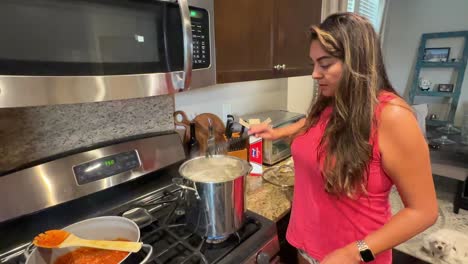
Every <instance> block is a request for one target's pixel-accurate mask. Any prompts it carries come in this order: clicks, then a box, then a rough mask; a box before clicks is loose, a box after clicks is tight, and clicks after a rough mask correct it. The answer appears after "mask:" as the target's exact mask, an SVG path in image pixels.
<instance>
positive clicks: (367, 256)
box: [361, 249, 374, 262]
mask: <svg viewBox="0 0 468 264" xmlns="http://www.w3.org/2000/svg"><path fill="white" fill-rule="evenodd" d="M361 258H362V260H364V262H369V261H373V260H374V255H373V254H372V251H371V250H370V249H365V250H363V251H361Z"/></svg>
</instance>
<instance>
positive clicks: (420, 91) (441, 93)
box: [416, 90, 454, 97]
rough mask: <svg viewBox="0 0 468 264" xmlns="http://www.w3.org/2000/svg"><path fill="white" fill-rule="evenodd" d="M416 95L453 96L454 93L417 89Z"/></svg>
mask: <svg viewBox="0 0 468 264" xmlns="http://www.w3.org/2000/svg"><path fill="white" fill-rule="evenodd" d="M416 95H418V96H436V97H453V96H454V93H448V92H434V91H422V90H418V91H416Z"/></svg>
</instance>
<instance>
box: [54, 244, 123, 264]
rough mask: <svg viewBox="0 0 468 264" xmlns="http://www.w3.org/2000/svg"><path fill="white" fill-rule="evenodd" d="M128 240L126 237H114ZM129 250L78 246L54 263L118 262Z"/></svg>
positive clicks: (114, 263) (107, 263)
mask: <svg viewBox="0 0 468 264" xmlns="http://www.w3.org/2000/svg"><path fill="white" fill-rule="evenodd" d="M116 240H118V241H129V240H127V239H116ZM128 255H129V252H124V251H116V250H106V249H98V248H85V247H83V248H78V249H75V250H73V251H71V252H68V253H67V254H65V255H62V256H60V257H58V258H57V260H55V262H54V264H118V263H120V262H121V261H122V260H123V259H124V258H125V257H127V256H128Z"/></svg>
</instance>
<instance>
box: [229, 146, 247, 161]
mask: <svg viewBox="0 0 468 264" xmlns="http://www.w3.org/2000/svg"><path fill="white" fill-rule="evenodd" d="M247 154H248V153H247V149H246V148H244V149H240V150H234V151H228V153H227V155H228V156H233V157H238V158H239V159H242V160H246V161H249V159H248V155H247Z"/></svg>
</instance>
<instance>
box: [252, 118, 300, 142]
mask: <svg viewBox="0 0 468 264" xmlns="http://www.w3.org/2000/svg"><path fill="white" fill-rule="evenodd" d="M304 124H305V118H302V119H300V120H298V121H297V122H296V123H293V124H290V125H288V126H284V127H279V128H272V127H271V126H270V125H268V124H263V123H262V124H258V125H252V126H251V127H250V129H249V135H255V136H256V137H261V138H263V139H271V140H275V139H278V138H285V137H289V136H292V135H294V134H295V133H297V132H298V131H299V130H300V129H301V128H302V127H303V126H304Z"/></svg>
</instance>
